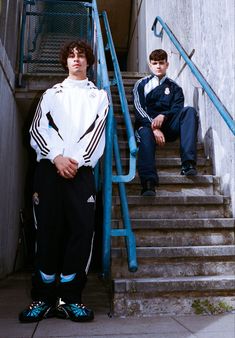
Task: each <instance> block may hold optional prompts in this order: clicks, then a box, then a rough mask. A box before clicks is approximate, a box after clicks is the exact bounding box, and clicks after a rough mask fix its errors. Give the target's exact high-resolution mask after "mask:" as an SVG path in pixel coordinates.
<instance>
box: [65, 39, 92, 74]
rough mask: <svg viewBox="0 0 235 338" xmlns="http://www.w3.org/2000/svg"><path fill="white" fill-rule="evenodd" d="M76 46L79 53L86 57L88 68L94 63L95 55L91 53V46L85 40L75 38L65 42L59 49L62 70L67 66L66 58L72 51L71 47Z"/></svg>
mask: <svg viewBox="0 0 235 338" xmlns="http://www.w3.org/2000/svg"><path fill="white" fill-rule="evenodd" d="M74 48H77V50H78V51H79V52H80V53H84V54H85V56H86V59H87V64H88V69H89V68H90V67H91V66H92V65H93V64H94V62H95V56H94V54H93V51H92V48H91V47H90V45H88V44H87V43H86V42H85V41H82V40H77V41H70V42H67V43H66V44H65V45H64V46H63V47H62V48H61V50H60V63H61V65H62V67H63V68H64V70H66V71H67V70H68V68H67V59H68V56H69V55H70V54H71V53H72V52H73V49H74Z"/></svg>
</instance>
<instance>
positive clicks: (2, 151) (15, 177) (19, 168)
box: [0, 40, 24, 278]
mask: <svg viewBox="0 0 235 338" xmlns="http://www.w3.org/2000/svg"><path fill="white" fill-rule="evenodd" d="M13 74H14V73H13V70H12V67H11V65H10V62H9V60H8V59H7V55H6V52H5V49H4V47H3V46H2V45H1V40H0V102H1V108H0V120H1V123H0V163H1V169H0V205H1V208H0V278H1V277H3V276H5V275H6V274H8V273H10V272H12V269H13V265H14V259H15V256H16V248H17V244H18V233H19V212H20V209H21V208H22V206H23V200H22V195H23V184H24V175H23V162H24V157H23V156H24V155H23V147H22V143H23V141H22V128H23V126H22V120H21V117H20V115H19V113H18V110H17V107H16V103H15V99H14V93H13V88H12V85H13V83H14V77H13Z"/></svg>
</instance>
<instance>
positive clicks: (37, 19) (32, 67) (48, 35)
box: [24, 0, 91, 73]
mask: <svg viewBox="0 0 235 338" xmlns="http://www.w3.org/2000/svg"><path fill="white" fill-rule="evenodd" d="M89 11H90V9H89V7H87V6H86V4H85V2H81V1H55V0H46V1H42V0H36V1H34V4H27V6H26V22H25V25H26V26H25V36H24V73H63V72H64V70H63V69H62V67H61V66H60V63H59V51H60V48H61V47H62V46H63V45H64V44H65V43H66V42H67V41H71V40H77V39H82V40H85V41H87V42H89V43H91V21H90V20H91V19H90V15H89V13H90V12H89Z"/></svg>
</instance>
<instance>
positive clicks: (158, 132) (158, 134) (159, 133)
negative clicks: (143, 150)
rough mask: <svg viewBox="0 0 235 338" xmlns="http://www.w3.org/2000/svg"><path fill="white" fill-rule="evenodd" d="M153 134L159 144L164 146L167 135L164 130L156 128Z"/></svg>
mask: <svg viewBox="0 0 235 338" xmlns="http://www.w3.org/2000/svg"><path fill="white" fill-rule="evenodd" d="M153 135H154V137H155V140H156V142H157V144H158V145H159V146H164V144H165V136H164V134H163V132H162V131H161V130H160V129H154V130H153Z"/></svg>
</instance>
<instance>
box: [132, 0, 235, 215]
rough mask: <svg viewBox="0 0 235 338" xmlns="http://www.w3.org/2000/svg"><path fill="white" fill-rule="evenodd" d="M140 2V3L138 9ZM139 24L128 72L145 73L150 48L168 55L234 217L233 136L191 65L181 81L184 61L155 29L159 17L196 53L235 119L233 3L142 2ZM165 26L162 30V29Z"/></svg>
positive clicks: (230, 0)
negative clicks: (196, 113) (197, 119)
mask: <svg viewBox="0 0 235 338" xmlns="http://www.w3.org/2000/svg"><path fill="white" fill-rule="evenodd" d="M138 4H139V5H140V1H137V0H136V1H135V6H138ZM139 8H140V12H139V16H138V18H137V15H136V11H135V12H134V11H133V21H134V22H136V25H135V30H134V33H133V39H132V45H131V49H130V53H129V61H128V65H129V70H131V71H132V70H135V71H138V70H139V71H142V72H146V71H147V70H148V67H147V62H146V60H147V57H148V54H149V52H150V51H151V50H153V49H156V48H163V49H165V50H167V52H168V53H169V61H170V68H169V72H168V74H169V76H170V77H172V78H173V79H175V80H176V81H177V82H178V83H179V84H180V85H181V86H182V87H183V89H184V92H185V98H186V100H185V101H186V104H189V105H193V106H194V107H195V108H198V110H199V114H200V122H201V125H200V130H199V137H200V138H202V140H203V141H204V142H205V145H206V153H207V155H208V156H209V157H210V158H211V159H212V160H213V162H214V173H215V174H216V175H218V176H220V177H221V182H222V189H223V191H224V193H225V194H228V195H231V197H232V208H233V213H234V214H235V175H234V170H235V142H234V137H233V135H232V132H231V131H230V130H229V129H228V127H227V125H226V124H225V122H224V120H223V119H222V117H221V116H220V114H219V113H218V111H217V110H216V108H215V107H214V105H213V104H212V103H211V101H210V99H209V98H208V96H207V95H206V94H205V93H204V91H203V90H202V88H201V85H200V84H199V83H198V82H197V80H196V79H195V77H194V76H193V75H192V73H191V71H190V70H189V69H188V67H186V68H185V69H184V70H183V72H182V73H181V75H180V76H179V77H177V75H178V73H179V71H180V69H181V68H182V66H183V64H184V60H183V59H182V58H180V57H179V53H178V51H177V50H176V48H175V47H174V46H173V44H172V43H171V41H170V39H169V38H168V36H167V34H166V33H164V34H163V38H162V39H159V38H157V37H155V36H154V34H153V32H152V31H151V27H152V24H153V22H154V20H155V17H156V16H160V17H161V18H162V19H163V21H165V22H166V23H167V24H168V26H169V27H170V29H171V30H172V31H173V33H174V34H175V36H176V37H177V38H178V40H179V42H180V43H181V44H182V46H183V48H184V49H185V50H186V52H187V53H188V54H190V53H191V52H192V50H193V49H195V52H194V54H193V57H192V60H193V62H194V63H195V64H196V66H197V67H198V68H199V69H200V71H201V73H202V74H203V75H204V77H205V79H206V80H207V81H208V82H209V84H210V86H211V87H212V88H213V89H214V91H215V93H216V94H217V95H218V97H219V98H220V100H221V101H222V102H223V104H224V106H225V107H226V108H227V109H228V111H229V112H230V114H231V116H232V117H233V118H234V117H235V111H234V107H235V99H234V86H235V83H234V51H235V48H234V16H235V3H234V1H233V0H223V1H219V0H198V1H194V0H181V1H178V0H158V1H155V0H143V2H142V6H141V7H139ZM160 29H161V27H160V26H159V27H158V31H159V30H160Z"/></svg>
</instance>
